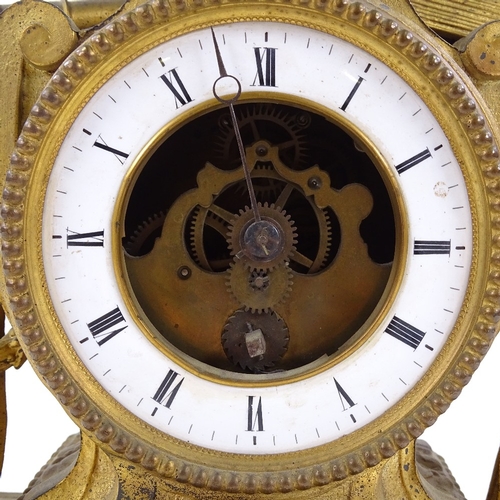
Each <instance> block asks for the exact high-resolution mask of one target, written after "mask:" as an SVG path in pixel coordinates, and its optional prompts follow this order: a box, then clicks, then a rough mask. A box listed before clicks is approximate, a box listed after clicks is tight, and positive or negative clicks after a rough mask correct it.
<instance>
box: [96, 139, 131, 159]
mask: <svg viewBox="0 0 500 500" xmlns="http://www.w3.org/2000/svg"><path fill="white" fill-rule="evenodd" d="M100 139H101V141H102V142H99V141H95V142H94V146H95V147H96V148H99V149H102V150H103V151H106V152H108V153H112V154H114V155H115V156H117V157H119V156H120V157H122V158H125V159H126V158H128V154H127V153H124V152H123V151H120V150H119V149H115V148H112V147H110V146H108V145H107V144H105V142H104V141H103V139H102V137H100ZM118 159H119V160H120V158H118ZM120 163H123V162H122V161H121V160H120Z"/></svg>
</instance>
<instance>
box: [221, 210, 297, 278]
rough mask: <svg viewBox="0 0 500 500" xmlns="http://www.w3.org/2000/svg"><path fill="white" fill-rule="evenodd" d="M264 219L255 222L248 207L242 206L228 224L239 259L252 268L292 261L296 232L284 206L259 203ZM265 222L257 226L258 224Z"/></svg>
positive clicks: (232, 249)
mask: <svg viewBox="0 0 500 500" xmlns="http://www.w3.org/2000/svg"><path fill="white" fill-rule="evenodd" d="M257 209H258V212H259V215H260V217H261V221H259V222H256V221H255V216H254V213H253V211H252V210H251V209H250V208H249V207H245V209H244V210H240V214H239V215H238V216H236V218H235V219H233V220H232V221H231V223H230V226H229V232H228V238H227V242H228V246H229V250H230V252H231V255H233V256H234V259H235V260H236V261H241V262H243V263H244V264H245V266H246V267H247V268H249V269H252V270H262V271H269V270H272V269H274V268H276V267H277V266H279V265H280V264H283V263H285V262H289V261H290V258H291V257H292V256H293V253H294V251H295V244H296V243H297V232H296V228H295V226H294V222H293V221H292V220H291V217H290V216H289V215H288V214H287V213H286V211H285V210H281V209H280V208H277V207H275V206H274V204H271V205H268V204H267V203H264V205H262V204H261V203H258V204H257ZM259 223H261V224H262V225H264V226H263V227H261V228H256V232H255V234H251V232H252V231H253V228H254V227H255V225H256V224H259Z"/></svg>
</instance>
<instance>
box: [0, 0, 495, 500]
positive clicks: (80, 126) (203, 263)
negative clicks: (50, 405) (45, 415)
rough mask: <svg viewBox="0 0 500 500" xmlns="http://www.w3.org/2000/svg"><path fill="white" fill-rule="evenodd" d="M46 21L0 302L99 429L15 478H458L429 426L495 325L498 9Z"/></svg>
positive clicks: (40, 30)
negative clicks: (429, 16)
mask: <svg viewBox="0 0 500 500" xmlns="http://www.w3.org/2000/svg"><path fill="white" fill-rule="evenodd" d="M41 5H44V4H39V3H37V2H34V1H33V2H25V3H24V4H21V6H13V7H12V8H11V9H12V10H9V11H7V12H10V11H11V12H13V16H15V15H17V12H18V11H19V12H20V11H23V9H24V10H26V11H27V12H30V13H31V14H32V16H33V18H34V19H35V18H36V16H37V15H40V16H42V15H41V14H39V11H38V9H39V8H40V9H42V7H40V6H41ZM134 7H135V8H134ZM45 8H46V7H43V9H45ZM15 9H18V11H17V10H15ZM43 9H42V10H43ZM40 12H41V11H40ZM61 15H62V14H61ZM40 18H41V17H40ZM5 19H6V17H4V20H3V22H4V23H5V22H6V21H5ZM36 19H39V18H36ZM44 22H45V21H43V20H40V21H37V22H35V23H32V24H31V25H30V26H29V27H26V28H24V31H23V32H22V34H21V36H20V42H19V46H20V50H21V52H22V54H23V56H24V57H25V60H26V61H27V62H25V63H24V67H25V70H24V71H25V75H26V79H27V80H29V78H28V77H29V75H30V74H33V75H34V74H35V73H36V71H39V72H41V73H38V76H36V77H35V76H33V77H32V80H31V81H32V82H35V83H33V88H34V87H36V86H37V85H40V83H41V82H42V83H45V81H43V75H45V77H46V78H47V77H48V75H52V76H51V77H50V80H49V81H48V83H47V84H46V85H45V87H44V88H43V90H41V92H40V94H39V96H38V98H37V99H36V103H35V104H34V106H33V107H32V110H31V112H30V113H29V115H28V116H27V120H26V122H25V124H24V126H23V127H22V131H21V135H20V137H19V138H18V139H17V142H16V143H15V148H14V151H13V153H12V154H11V156H10V163H9V164H8V166H5V168H4V171H5V182H4V189H3V199H2V206H1V215H2V225H1V236H2V255H3V271H4V276H5V278H4V286H3V302H4V304H5V308H6V310H7V314H8V316H9V319H10V320H11V322H12V324H13V325H14V332H15V333H14V334H12V335H15V337H12V338H11V339H10V341H11V342H15V341H16V339H18V341H19V343H20V345H21V346H22V349H23V351H24V353H25V355H26V357H27V358H28V359H29V360H30V362H31V363H32V365H33V366H34V368H35V370H36V371H37V373H38V374H39V375H40V377H41V378H42V379H43V380H44V381H45V383H46V385H47V386H48V387H49V388H50V389H51V391H52V392H53V393H54V395H55V396H56V397H57V398H58V400H59V401H60V402H61V404H62V405H63V406H64V407H65V409H66V411H67V412H68V414H69V415H70V416H71V417H72V418H73V420H74V421H75V422H76V423H77V424H78V425H79V426H80V428H81V429H82V442H81V443H80V442H78V443H76V444H77V447H76V448H77V450H76V451H75V450H73V448H72V445H71V443H70V444H69V445H68V446H67V449H65V450H63V451H61V452H60V454H63V455H64V454H65V453H66V454H67V455H68V456H70V455H71V453H72V452H73V453H74V456H75V457H77V458H76V464H73V463H71V467H69V468H68V471H69V476H68V478H67V479H63V478H62V477H59V476H58V474H59V475H61V472H60V471H59V472H57V473H54V470H56V469H57V466H56V465H55V464H54V463H52V464H49V466H48V468H47V470H46V471H45V472H44V473H42V475H41V476H40V477H39V478H38V480H36V481H35V482H34V483H33V484H32V485H31V487H30V488H29V489H28V491H27V492H26V493H25V495H24V496H23V498H24V499H25V500H29V499H31V498H88V499H93V498H99V499H102V498H106V499H118V498H120V499H121V498H123V499H125V498H134V499H142V498H144V499H146V498H162V499H173V498H175V499H214V500H215V499H244V498H269V499H280V498H297V499H306V498H317V499H323V498H324V499H327V498H328V499H330V498H352V499H362V498H380V499H392V498H461V497H462V496H461V493H460V491H459V490H458V488H457V487H456V485H455V484H454V482H453V480H452V478H451V477H450V476H447V475H444V476H443V475H441V476H438V478H437V480H436V477H435V474H426V473H425V472H423V471H424V469H422V468H421V469H420V471H419V470H417V469H418V466H417V465H416V460H415V453H416V454H417V456H419V455H420V456H427V457H428V458H429V457H431V458H432V455H431V452H430V451H428V450H426V449H424V448H423V445H420V448H419V447H418V445H417V447H415V444H414V441H415V439H416V438H417V437H418V436H419V435H420V434H421V433H422V432H423V430H424V429H425V428H426V427H428V426H429V425H431V424H432V423H434V421H435V420H436V418H437V417H438V415H439V414H441V413H443V412H444V411H445V410H446V409H447V408H448V406H449V405H450V403H451V401H453V400H454V399H455V398H456V397H457V396H458V395H459V393H460V390H461V388H462V387H463V386H464V385H465V384H466V383H467V382H468V380H469V378H470V376H471V374H472V372H473V371H474V370H475V368H476V367H477V365H478V364H479V362H480V360H481V359H482V357H483V356H484V354H485V353H486V351H487V350H488V347H489V345H490V343H491V342H492V340H493V337H494V336H495V333H496V331H497V322H498V319H499V309H498V303H499V296H500V284H499V275H500V260H499V259H500V257H499V255H500V254H499V253H498V245H499V241H500V232H499V231H500V218H499V215H498V211H499V206H500V198H499V186H500V181H499V179H500V168H499V152H498V146H497V140H498V132H499V131H498V123H497V120H496V118H498V110H499V108H498V106H499V104H500V103H499V100H498V97H497V95H498V94H495V93H497V92H498V89H497V83H496V82H497V78H498V76H499V74H500V73H498V70H495V63H499V64H500V59H498V58H497V56H498V52H497V49H496V47H495V45H494V39H495V37H496V36H497V34H498V29H499V25H498V24H497V23H495V22H493V23H490V24H488V25H486V27H484V28H481V29H478V30H477V31H476V32H475V33H474V34H473V35H471V36H469V37H468V38H466V39H464V40H461V41H459V42H457V44H456V45H455V47H451V46H450V45H448V44H447V43H446V42H444V41H443V40H442V39H440V38H439V37H438V36H437V35H436V34H434V33H433V32H431V31H430V30H429V29H428V28H427V27H426V25H425V24H424V23H423V22H422V21H421V20H420V18H419V17H418V16H417V15H416V14H415V12H414V11H413V10H412V9H411V6H410V4H409V2H406V1H402V0H392V1H388V2H385V3H384V4H382V3H379V2H371V3H369V2H364V1H353V0H330V1H323V0H318V1H315V2H313V1H306V2H298V1H297V2H295V1H292V2H281V1H278V0H261V1H246V0H245V1H243V0H227V1H224V2H215V1H214V2H212V1H209V0H207V1H205V0H180V1H176V2H168V1H166V0H151V1H150V2H148V3H146V4H144V5H142V6H134V5H128V6H125V7H124V8H123V9H122V11H121V12H119V13H118V14H115V15H114V16H112V17H111V18H110V20H109V24H106V23H103V27H102V28H101V29H99V30H98V29H89V30H87V31H82V30H80V31H79V36H75V34H74V33H75V31H74V29H75V28H74V29H70V28H69V25H68V30H69V32H68V33H66V32H65V34H62V33H61V34H60V35H58V36H59V37H60V40H61V41H60V43H58V44H56V45H54V44H52V41H51V40H52V38H51V37H52V33H53V31H51V30H55V28H53V27H51V25H49V24H44ZM47 22H48V21H47ZM53 22H54V23H55V21H53ZM40 45H41V46H42V47H45V49H43V50H42V49H41V48H40ZM64 45H65V46H66V47H64ZM72 48H75V50H74V51H73V52H72V53H71V54H70V55H69V56H68V57H67V58H66V59H64V57H65V56H66V55H67V54H68V53H69V51H70V49H72ZM44 50H45V51H46V52H47V53H50V54H49V55H47V54H45V52H44ZM37 51H38V52H41V53H42V52H44V54H45V55H44V56H43V57H42V56H41V55H40V54H39V53H38V52H37ZM59 59H60V60H59ZM63 59H64V60H63ZM21 66H22V64H21ZM40 74H42V76H39V75H40ZM25 92H26V94H25V95H31V94H30V92H31V93H33V89H32V88H31V90H30V88H28V87H27V90H25ZM22 95H23V94H22V91H20V93H19V94H18V95H17V98H18V100H19V99H20V98H19V96H22ZM21 100H22V99H21ZM24 104H26V103H24ZM30 104H31V103H30ZM16 109H21V114H22V109H23V107H22V106H21V107H20V108H19V107H18V108H16ZM16 113H17V111H16ZM2 161H3V160H2ZM415 449H417V452H416V451H415ZM56 462H57V460H56ZM90 463H92V464H93V465H92V466H90V465H89V464H90ZM96 464H97V465H96ZM51 473H52V475H51ZM54 475H55V476H56V477H57V481H56V480H55V479H54Z"/></svg>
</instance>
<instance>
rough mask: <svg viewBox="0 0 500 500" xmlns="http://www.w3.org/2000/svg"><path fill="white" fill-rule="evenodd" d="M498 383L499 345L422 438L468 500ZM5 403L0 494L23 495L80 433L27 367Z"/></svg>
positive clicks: (484, 452) (487, 470)
mask: <svg viewBox="0 0 500 500" xmlns="http://www.w3.org/2000/svg"><path fill="white" fill-rule="evenodd" d="M499 381H500V339H498V340H497V342H496V344H494V345H493V347H492V348H491V350H490V352H489V353H488V354H487V356H486V358H485V360H484V361H483V363H482V364H481V366H480V367H479V369H478V371H477V372H476V374H475V375H474V377H473V379H472V381H471V382H470V384H469V385H468V386H467V387H466V388H465V389H464V391H463V393H462V395H461V396H460V398H459V399H458V400H457V401H455V402H454V403H453V404H452V406H451V408H450V409H449V410H448V412H447V413H445V414H444V415H442V416H441V417H440V419H439V420H438V422H437V423H436V424H435V425H434V426H433V427H431V428H430V429H428V430H427V431H426V432H425V434H424V436H423V439H425V440H426V441H428V442H429V443H430V444H431V446H432V448H433V449H434V451H435V452H436V453H438V454H440V455H442V456H443V457H444V458H445V459H446V462H447V464H448V465H449V467H450V469H451V470H452V472H453V474H454V476H455V479H456V480H457V482H458V483H459V485H460V487H461V489H462V491H463V493H464V494H465V496H466V498H467V499H468V500H485V498H486V494H487V491H488V486H489V481H490V477H491V473H492V470H493V465H494V463H495V457H496V454H497V451H498V448H499V445H500V418H499V417H500V398H499V396H498V382H499ZM7 398H8V403H7V405H8V415H9V425H8V434H7V452H6V457H5V464H4V470H3V473H2V477H1V478H0V491H1V492H22V491H23V489H24V488H25V487H26V486H27V484H28V483H29V482H30V480H31V479H32V478H33V476H34V475H35V474H36V473H37V472H38V470H39V469H40V468H41V467H42V465H43V464H45V462H46V461H47V460H48V459H49V458H50V456H51V455H52V453H54V452H55V451H56V449H57V448H58V447H59V445H60V444H61V443H62V442H63V441H64V440H65V439H66V437H67V436H68V435H70V434H72V433H74V432H76V431H77V428H76V426H74V424H73V423H72V422H71V420H70V419H69V417H68V416H67V415H66V413H65V412H64V411H63V410H62V409H61V407H60V406H59V403H58V402H57V401H56V400H55V398H53V397H52V395H51V394H50V393H49V392H48V390H47V389H46V388H45V387H44V386H43V385H42V383H41V382H40V381H39V380H38V378H37V377H36V375H35V374H34V373H33V370H32V369H31V367H30V366H29V365H28V363H26V364H25V365H24V366H23V367H22V368H21V369H20V370H14V369H10V370H9V371H8V372H7ZM0 499H1V497H0ZM437 500H438V499H437Z"/></svg>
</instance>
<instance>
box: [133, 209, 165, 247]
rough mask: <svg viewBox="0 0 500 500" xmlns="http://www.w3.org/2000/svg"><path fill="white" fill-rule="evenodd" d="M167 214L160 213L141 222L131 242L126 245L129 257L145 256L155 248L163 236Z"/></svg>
mask: <svg viewBox="0 0 500 500" xmlns="http://www.w3.org/2000/svg"><path fill="white" fill-rule="evenodd" d="M164 222H165V214H164V213H163V212H159V213H157V214H153V215H152V216H150V217H148V218H147V220H145V221H143V222H141V224H139V226H138V227H137V229H136V230H135V231H134V233H133V234H132V236H130V238H129V240H128V241H127V242H126V243H125V245H124V247H125V250H126V251H127V253H128V254H129V255H133V256H138V255H145V254H147V253H148V252H149V251H151V249H152V248H153V245H154V242H155V240H156V238H157V237H158V236H160V234H161V229H162V227H163V223H164Z"/></svg>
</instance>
